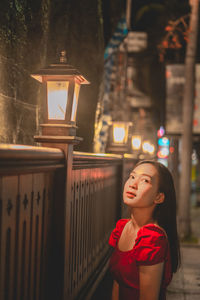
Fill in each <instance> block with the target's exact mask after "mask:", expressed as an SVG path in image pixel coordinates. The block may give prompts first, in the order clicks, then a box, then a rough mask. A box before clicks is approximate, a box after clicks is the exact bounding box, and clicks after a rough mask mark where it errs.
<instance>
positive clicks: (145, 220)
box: [131, 209, 156, 229]
mask: <svg viewBox="0 0 200 300" xmlns="http://www.w3.org/2000/svg"><path fill="white" fill-rule="evenodd" d="M131 222H132V224H133V226H134V227H135V228H136V229H140V228H141V227H143V226H144V225H147V224H150V223H153V224H156V222H155V220H154V219H153V216H152V213H151V214H150V213H149V211H148V212H146V213H145V212H144V210H142V212H140V210H137V209H134V211H132V212H131Z"/></svg>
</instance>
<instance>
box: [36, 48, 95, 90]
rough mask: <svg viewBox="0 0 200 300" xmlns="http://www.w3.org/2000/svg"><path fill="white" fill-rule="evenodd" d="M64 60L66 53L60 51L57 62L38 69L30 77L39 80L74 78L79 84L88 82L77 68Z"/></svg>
mask: <svg viewBox="0 0 200 300" xmlns="http://www.w3.org/2000/svg"><path fill="white" fill-rule="evenodd" d="M63 53H64V55H63ZM66 61H67V60H66V53H65V51H62V52H61V57H60V62H59V63H54V64H50V65H49V66H46V67H44V68H42V69H40V70H38V71H36V72H34V73H32V74H31V77H33V78H34V79H36V80H38V81H40V82H44V81H47V80H58V81H59V80H69V79H72V78H74V79H75V80H76V81H78V83H79V84H89V83H90V82H89V81H88V80H87V79H86V78H85V77H84V76H83V75H81V73H80V72H79V71H78V70H77V69H75V68H74V67H73V66H71V65H69V64H67V63H66Z"/></svg>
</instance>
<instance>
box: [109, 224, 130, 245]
mask: <svg viewBox="0 0 200 300" xmlns="http://www.w3.org/2000/svg"><path fill="white" fill-rule="evenodd" d="M128 221H130V219H120V220H118V221H117V223H116V227H115V228H114V229H113V231H112V232H111V235H110V238H109V244H110V246H112V247H116V245H117V242H118V240H119V238H120V236H121V233H122V230H123V228H124V226H125V225H126V223H127V222H128Z"/></svg>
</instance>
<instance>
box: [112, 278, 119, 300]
mask: <svg viewBox="0 0 200 300" xmlns="http://www.w3.org/2000/svg"><path fill="white" fill-rule="evenodd" d="M112 300H119V284H118V283H117V281H115V280H114V281H113V288H112Z"/></svg>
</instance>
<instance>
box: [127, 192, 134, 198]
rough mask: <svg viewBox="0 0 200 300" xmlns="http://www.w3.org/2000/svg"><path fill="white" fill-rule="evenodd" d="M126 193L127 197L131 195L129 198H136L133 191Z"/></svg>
mask: <svg viewBox="0 0 200 300" xmlns="http://www.w3.org/2000/svg"><path fill="white" fill-rule="evenodd" d="M126 195H127V197H129V198H134V197H135V196H136V195H135V193H133V192H130V191H129V192H126Z"/></svg>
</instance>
